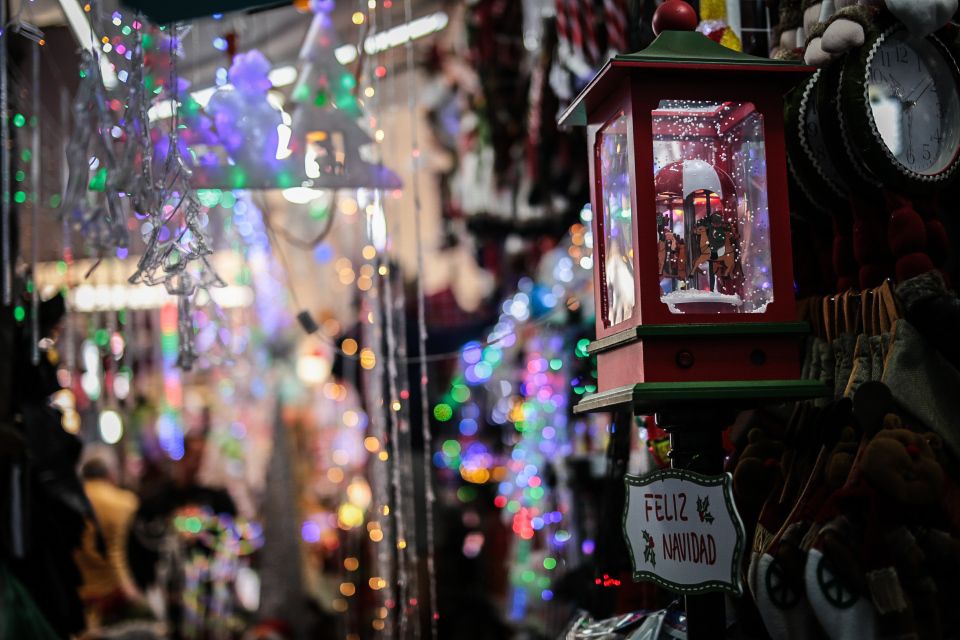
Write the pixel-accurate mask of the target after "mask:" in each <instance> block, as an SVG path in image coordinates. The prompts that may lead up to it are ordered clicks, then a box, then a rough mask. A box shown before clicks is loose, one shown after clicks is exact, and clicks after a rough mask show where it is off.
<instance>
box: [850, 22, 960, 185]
mask: <svg viewBox="0 0 960 640" xmlns="http://www.w3.org/2000/svg"><path fill="white" fill-rule="evenodd" d="M955 73H956V71H955V64H954V62H953V60H952V59H950V58H949V57H948V56H947V54H945V53H942V52H941V51H940V50H939V49H938V48H937V47H936V46H935V45H934V44H933V43H932V42H930V41H929V40H926V39H914V38H909V37H908V36H907V34H906V33H904V32H903V31H894V32H892V33H890V34H889V35H888V36H887V37H886V38H885V39H884V40H883V41H882V42H881V43H880V45H879V46H878V47H877V49H876V51H875V52H874V54H873V57H872V59H871V61H870V65H869V67H868V74H869V75H868V80H867V95H868V97H869V101H870V112H871V115H872V116H873V122H874V124H875V125H876V128H877V130H878V131H879V133H880V137H881V138H882V140H883V144H884V145H885V146H886V148H887V150H888V152H889V153H890V155H891V156H893V157H894V158H895V159H896V161H897V162H898V163H899V164H900V165H902V166H903V167H905V168H906V169H909V170H910V171H912V172H914V173H918V174H921V175H935V174H938V173H940V172H942V171H944V170H945V169H947V168H948V167H950V165H951V164H953V161H954V159H955V158H956V156H957V150H958V148H960V97H958V94H957V82H956V80H955V78H956V76H955Z"/></svg>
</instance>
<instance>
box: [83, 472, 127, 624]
mask: <svg viewBox="0 0 960 640" xmlns="http://www.w3.org/2000/svg"><path fill="white" fill-rule="evenodd" d="M80 476H81V478H82V479H83V489H84V492H85V493H86V494H87V498H88V499H89V500H90V503H91V504H92V505H93V514H94V517H95V518H96V521H95V522H94V521H92V520H88V521H87V523H86V528H85V530H84V532H83V539H82V542H81V546H80V548H79V549H78V550H77V551H76V553H75V556H74V557H75V560H76V563H77V567H78V568H79V569H80V573H81V575H82V577H83V582H82V584H81V586H80V590H79V591H80V597H81V599H82V600H83V603H84V608H85V613H86V619H87V627H88V629H96V628H98V627H100V626H101V625H103V624H109V623H111V622H113V621H114V620H116V619H118V618H122V617H124V616H125V615H126V614H127V613H128V612H129V610H130V609H131V608H135V607H137V606H140V605H142V603H143V596H142V594H141V593H140V590H139V589H138V588H137V586H136V584H135V583H134V581H133V577H132V575H131V573H130V568H129V565H128V563H127V538H128V536H129V533H130V527H131V525H132V523H133V517H134V514H135V513H136V511H137V506H138V504H139V501H138V500H137V496H136V494H134V493H133V492H132V491H127V490H126V489H122V488H120V487H119V486H117V479H116V471H115V470H114V469H112V468H111V466H110V464H109V463H108V461H107V460H106V458H105V457H104V456H103V455H99V456H94V457H91V458H89V459H88V460H87V461H86V462H84V463H83V465H82V466H81V468H80Z"/></svg>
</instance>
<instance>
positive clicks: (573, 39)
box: [567, 0, 583, 58]
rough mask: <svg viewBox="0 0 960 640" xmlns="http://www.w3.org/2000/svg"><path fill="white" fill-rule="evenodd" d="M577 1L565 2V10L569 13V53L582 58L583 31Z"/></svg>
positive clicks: (568, 0)
mask: <svg viewBox="0 0 960 640" xmlns="http://www.w3.org/2000/svg"><path fill="white" fill-rule="evenodd" d="M577 3H578V0H567V8H568V10H569V11H570V15H569V18H570V20H569V22H568V23H567V26H568V27H569V34H570V44H571V47H570V48H571V53H572V54H573V56H574V57H580V58H582V57H583V29H582V27H581V25H580V12H579V11H578V10H577V9H578V7H577Z"/></svg>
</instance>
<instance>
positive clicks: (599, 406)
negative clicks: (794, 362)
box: [573, 380, 832, 414]
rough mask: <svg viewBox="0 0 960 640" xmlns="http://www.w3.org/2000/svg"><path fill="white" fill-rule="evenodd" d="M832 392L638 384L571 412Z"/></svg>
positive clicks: (755, 385)
mask: <svg viewBox="0 0 960 640" xmlns="http://www.w3.org/2000/svg"><path fill="white" fill-rule="evenodd" d="M830 393H832V390H830V389H827V386H826V385H825V384H823V383H822V382H820V381H819V380H723V381H716V382H641V383H639V384H635V385H628V386H625V387H619V388H617V389H611V390H609V391H603V392H600V393H595V394H592V395H588V396H585V397H584V398H583V400H581V401H580V402H578V403H577V405H576V406H575V407H574V408H573V412H574V413H577V414H580V413H593V412H598V411H616V410H623V409H626V408H632V410H633V412H634V413H635V414H644V413H651V412H653V411H663V410H665V409H668V408H670V407H676V406H678V405H679V406H689V405H690V404H691V403H696V402H704V401H710V402H718V403H723V402H727V401H729V402H731V403H735V404H736V405H737V407H739V408H740V409H748V408H750V407H751V406H753V405H759V404H770V403H772V402H788V401H795V400H809V399H811V398H820V397H824V396H827V395H829V394H830Z"/></svg>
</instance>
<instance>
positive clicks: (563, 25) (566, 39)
mask: <svg viewBox="0 0 960 640" xmlns="http://www.w3.org/2000/svg"><path fill="white" fill-rule="evenodd" d="M557 40H558V41H559V42H558V44H559V46H560V50H561V51H562V50H564V49H566V50H569V49H570V29H569V27H568V23H567V8H566V2H565V0H557Z"/></svg>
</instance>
